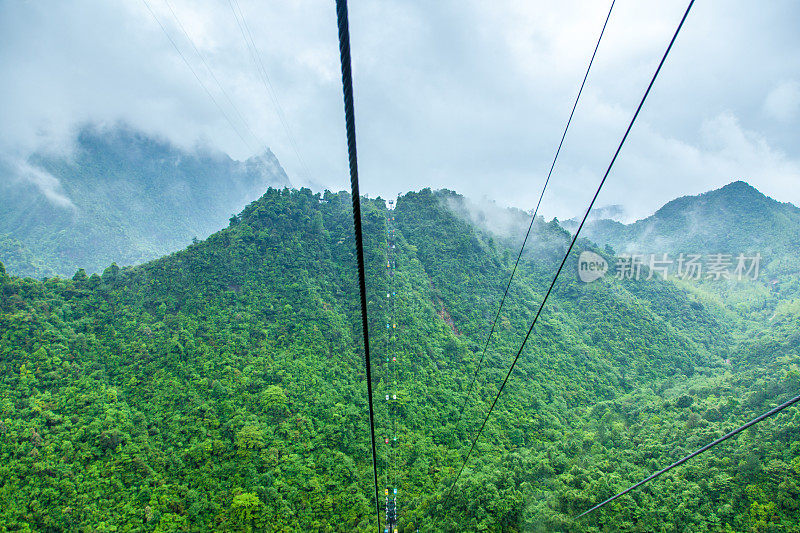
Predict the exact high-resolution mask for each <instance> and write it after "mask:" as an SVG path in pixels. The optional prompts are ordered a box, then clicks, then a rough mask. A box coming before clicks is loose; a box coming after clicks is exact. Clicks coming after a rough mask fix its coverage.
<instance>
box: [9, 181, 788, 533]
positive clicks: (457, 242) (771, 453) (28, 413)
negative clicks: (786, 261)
mask: <svg viewBox="0 0 800 533" xmlns="http://www.w3.org/2000/svg"><path fill="white" fill-rule="evenodd" d="M362 204H363V216H364V231H365V252H366V264H367V270H368V271H367V276H368V293H369V294H368V297H369V298H368V299H369V313H370V315H369V318H370V331H371V344H372V346H373V357H374V359H375V361H374V369H373V376H372V379H373V383H374V386H375V394H376V399H377V404H376V409H377V412H376V430H377V432H378V435H379V454H378V455H379V456H378V465H379V473H380V485H381V487H384V486H391V485H393V484H394V483H393V482H391V481H389V480H387V477H386V476H387V475H388V474H389V473H390V472H391V470H390V468H389V452H390V450H391V448H390V446H386V445H384V444H383V438H382V437H384V436H386V437H388V436H390V435H391V433H392V430H391V428H390V426H389V423H388V415H387V410H388V405H387V402H386V401H384V400H383V398H384V396H385V394H389V393H390V392H391V390H392V389H391V387H390V386H389V384H388V382H387V381H388V372H387V370H388V369H387V363H386V362H385V361H386V357H387V355H388V354H391V355H392V356H394V357H397V358H398V361H399V362H400V364H399V375H398V383H399V385H398V390H397V396H398V398H397V400H396V402H395V404H394V410H395V412H396V413H397V422H398V429H397V433H396V434H397V437H398V448H397V450H398V460H397V465H398V468H397V487H398V489H399V490H398V497H399V500H398V501H399V507H400V521H401V529H402V530H403V531H414V530H416V528H419V529H420V530H422V531H442V530H444V531H463V530H468V531H478V530H486V531H538V530H542V531H545V530H546V531H553V530H561V531H601V530H603V531H605V530H613V531H640V530H652V527H651V526H652V525H653V524H657V525H658V527H659V528H660V530H664V531H685V530H696V531H716V530H721V529H723V528H724V527H726V524H729V526H730V528H732V529H733V530H736V531H770V530H780V528H783V530H787V529H786V528H787V527H790V526H791V524H796V523H797V519H798V518H799V516H798V507H797V503H796V502H797V501H798V497H800V492H797V491H796V489H795V487H800V484H798V483H800V477H798V476H799V474H798V472H799V471H800V468H798V465H800V462H798V461H797V460H796V457H797V451H798V450H797V447H796V446H795V445H794V444H793V443H795V442H796V441H797V437H798V436H800V425H799V424H798V421H799V420H798V417H797V415H795V414H794V412H789V413H787V414H786V415H782V416H781V417H779V418H776V419H775V420H774V421H770V422H768V423H765V424H764V425H763V427H762V428H759V430H758V431H759V432H760V433H753V434H745V435H743V436H742V437H741V438H740V439H739V442H738V443H737V444H738V446H731V447H730V448H728V449H727V452H720V453H719V454H709V455H708V456H704V457H703V458H702V459H699V460H698V461H696V462H695V463H693V464H692V465H691V466H689V467H687V468H686V469H685V470H682V471H675V473H673V474H671V475H670V476H669V477H668V478H667V479H665V480H663V481H659V483H658V484H653V485H652V487H651V488H650V489H648V490H645V491H642V492H640V493H637V494H634V495H632V496H630V497H628V498H627V499H623V500H621V501H620V502H619V504H617V505H615V506H611V507H609V508H608V509H606V510H604V511H602V512H601V513H600V514H598V515H597V516H596V517H594V518H593V519H592V520H590V521H589V522H581V523H575V522H573V521H572V520H571V518H570V516H572V515H574V514H575V513H577V512H579V511H580V510H583V509H584V508H586V507H587V506H589V505H590V504H591V503H593V502H596V501H599V500H601V499H603V498H604V497H607V496H609V495H610V494H611V493H612V492H613V491H615V490H618V489H621V488H624V487H625V484H626V483H628V482H631V481H634V480H636V479H637V478H638V477H642V476H643V475H646V474H647V473H650V471H652V470H653V469H655V468H656V467H657V466H658V465H661V464H663V463H664V462H665V461H668V460H670V459H674V458H677V456H678V455H679V454H681V453H683V452H684V451H687V450H690V449H692V448H693V447H696V446H699V445H700V444H701V443H704V442H705V441H707V440H710V439H711V438H713V436H716V435H720V434H722V432H724V431H726V430H728V429H730V428H731V427H732V426H733V425H734V424H736V423H739V422H740V421H742V420H744V419H746V418H747V417H748V416H752V414H753V413H757V412H759V411H760V410H762V409H765V408H766V407H767V406H768V405H771V404H773V403H774V402H777V401H779V400H782V399H783V398H784V397H785V396H786V395H787V394H789V393H790V392H791V391H792V390H796V387H797V386H800V379H798V378H800V374H799V373H798V370H797V364H798V362H800V354H798V345H799V344H800V340H798V337H797V335H796V321H795V320H796V318H797V317H798V316H799V315H800V312H798V309H796V308H794V307H792V306H790V305H786V306H784V307H783V308H781V309H782V312H781V314H779V315H777V316H776V318H775V320H773V324H774V325H773V327H771V328H769V329H767V328H762V329H753V328H752V327H751V324H749V323H746V322H744V321H743V320H742V319H741V318H739V316H738V315H737V314H735V313H732V312H730V310H728V309H726V308H725V306H723V305H720V304H719V303H718V302H717V301H716V300H715V299H714V298H712V297H710V296H709V295H708V294H707V293H704V292H702V291H698V292H696V293H689V292H687V291H686V290H684V289H683V288H681V287H678V286H676V285H675V284H673V283H672V282H669V281H660V280H658V279H654V280H650V281H646V282H645V281H638V282H637V281H633V280H616V279H614V278H613V277H606V278H604V279H602V280H599V281H597V282H595V283H591V284H586V283H582V282H580V281H578V280H577V276H576V272H577V265H576V263H575V259H574V258H572V259H571V260H570V262H569V267H568V268H569V269H568V271H566V270H565V272H564V277H563V279H562V280H561V281H560V282H559V283H558V284H557V287H556V290H555V291H554V293H553V295H552V296H551V299H550V300H549V302H548V305H547V307H546V308H545V312H544V314H543V315H542V318H541V320H540V323H539V326H537V329H536V330H535V332H534V336H533V337H532V338H531V341H530V342H529V345H528V348H527V349H526V350H525V352H524V353H523V356H522V357H521V358H520V361H519V364H518V366H517V369H516V370H515V372H514V374H513V375H512V378H511V380H510V381H509V384H508V386H507V388H506V390H505V392H504V395H503V397H502V398H501V400H500V402H499V403H498V405H497V408H496V410H495V414H494V416H493V417H492V419H491V420H490V422H489V424H488V425H487V428H486V430H485V432H484V437H483V438H482V439H481V440H480V441H479V444H478V446H477V448H476V453H475V456H474V457H473V459H472V460H471V461H470V463H469V464H468V466H467V468H466V469H465V471H464V474H463V475H462V477H461V479H460V481H459V483H458V484H457V486H456V489H455V490H454V497H453V498H452V499H449V500H445V498H444V496H445V494H446V493H447V491H448V489H449V487H450V484H451V483H452V482H453V480H454V477H455V474H456V473H457V471H458V468H459V467H460V461H461V458H462V457H463V454H465V453H466V448H467V446H468V445H469V442H470V439H471V436H472V435H473V434H474V431H475V430H476V429H477V426H478V425H479V423H480V420H481V417H482V413H484V412H485V409H486V408H488V405H489V402H490V401H491V399H492V397H493V395H494V394H495V393H496V391H497V387H498V386H499V384H500V382H501V381H502V378H503V376H504V373H505V370H506V369H507V366H508V364H509V363H510V360H511V358H512V357H513V354H514V351H515V348H516V347H517V346H518V344H519V342H520V340H521V336H522V335H523V334H524V331H525V330H526V329H527V325H528V324H529V320H530V319H531V316H532V313H533V312H534V311H535V309H536V308H537V306H538V304H539V301H540V299H541V297H542V295H543V291H544V289H545V288H546V286H547V284H548V283H549V279H550V276H551V275H552V273H553V269H554V267H555V260H556V259H557V257H558V253H559V251H560V250H563V247H564V244H565V240H566V238H567V235H566V234H565V233H564V231H563V230H562V229H561V228H560V227H559V226H558V225H557V224H546V223H544V222H541V223H539V222H537V227H536V232H535V236H536V237H535V241H536V242H535V243H533V244H534V245H533V247H532V250H533V252H532V253H531V254H530V255H529V256H526V258H525V260H524V261H523V263H522V264H521V267H520V271H519V272H518V278H517V281H516V282H515V284H514V286H513V287H512V290H511V292H510V293H509V299H508V301H507V307H506V308H505V310H504V312H503V314H502V315H501V319H500V321H499V324H498V330H497V332H496V338H495V339H494V341H493V343H492V345H491V348H490V350H489V353H488V355H487V360H486V363H485V369H484V371H482V372H481V374H480V376H479V378H478V380H477V385H476V389H475V391H474V392H475V394H474V397H473V399H472V401H471V402H469V404H468V405H467V407H466V409H464V410H463V414H464V417H463V419H461V420H460V421H459V419H460V415H461V414H462V403H463V401H464V394H465V392H466V389H467V387H468V386H469V383H470V380H471V378H472V374H473V372H474V370H475V368H476V364H477V357H478V356H479V354H480V350H481V348H482V346H483V343H484V341H485V336H486V334H487V333H488V331H487V328H488V325H489V323H490V320H491V318H493V316H494V312H495V311H496V305H497V302H498V300H499V297H500V295H501V291H502V288H503V287H504V284H505V281H506V279H507V277H506V276H507V274H508V269H509V268H510V266H511V265H510V261H512V260H513V249H512V248H511V246H512V244H513V241H514V239H513V238H504V237H498V236H496V235H493V234H492V233H491V232H490V231H489V230H488V229H487V228H486V227H485V226H482V225H480V224H477V225H476V224H475V223H474V221H472V220H471V219H469V217H467V216H465V209H466V208H465V207H464V206H465V205H466V204H465V200H464V199H463V198H461V197H460V196H458V195H456V194H455V193H452V192H449V191H439V192H433V191H430V190H423V191H420V192H418V193H409V194H407V195H405V196H403V197H401V198H400V199H398V204H397V208H396V209H395V210H394V211H387V209H386V207H385V205H384V203H383V201H382V200H380V199H377V200H367V199H365V200H363V202H362ZM388 217H394V219H395V220H394V225H395V227H396V228H397V232H396V238H395V241H394V243H395V245H396V252H395V255H394V258H395V261H396V268H395V274H394V277H393V279H392V280H391V285H390V279H389V270H388V269H387V268H386V261H387V256H386V249H387V237H386V235H387V218H388ZM580 248H581V249H592V250H595V251H596V252H598V253H601V254H604V256H605V257H606V258H607V260H609V262H612V261H613V258H612V257H611V256H609V255H608V254H607V253H606V252H605V251H599V250H597V248H596V247H595V245H594V244H593V243H591V242H590V241H582V242H581V243H580ZM390 286H391V287H393V288H394V291H396V293H397V298H396V300H395V303H394V305H395V313H394V316H395V317H396V324H397V327H396V328H387V327H386V325H387V323H388V321H389V318H388V316H389V304H390V302H389V300H388V299H387V298H386V293H387V292H388V290H389V289H388V288H389V287H390ZM0 298H1V299H0V434H1V435H0V437H1V438H0V524H2V525H3V527H4V528H5V529H6V530H9V531H20V530H26V529H27V530H35V531H82V530H97V531H104V530H108V531H111V530H114V529H116V530H117V531H123V530H124V531H182V530H183V531H195V530H215V531H252V530H265V531H278V530H282V531H368V530H371V529H372V528H374V522H373V520H374V519H373V516H374V515H373V512H374V507H373V504H372V486H371V479H372V472H371V468H372V462H371V458H370V444H369V437H368V421H367V414H366V413H367V410H366V392H365V391H366V387H365V385H366V384H365V379H366V376H365V375H364V370H363V361H362V359H361V355H360V348H359V347H360V341H359V337H360V320H359V315H358V292H357V283H356V274H355V261H354V243H353V237H352V220H351V213H350V198H349V196H348V195H347V194H345V193H338V194H334V193H329V192H328V193H325V194H324V195H314V194H312V193H311V192H310V191H308V190H305V189H304V190H300V191H292V190H289V189H283V190H276V189H270V190H269V191H268V192H267V193H266V194H265V195H264V196H263V197H261V198H260V199H259V200H258V201H256V202H253V203H252V204H250V205H249V206H248V207H247V208H246V209H245V210H244V211H243V212H242V213H241V214H240V215H238V216H237V217H233V218H232V219H231V221H230V225H229V227H227V228H226V229H224V230H222V231H220V232H217V233H215V234H213V235H211V236H210V237H209V238H208V239H206V240H205V241H202V242H198V243H196V244H193V245H191V246H189V247H188V248H187V249H185V250H182V251H180V252H176V253H173V254H172V255H169V256H167V257H163V258H161V259H158V260H155V261H152V262H150V263H146V264H144V265H141V266H137V267H133V268H123V269H119V268H117V267H116V265H112V266H111V267H109V268H107V269H105V271H104V272H103V275H102V276H97V275H93V276H90V277H87V276H85V275H84V274H83V273H82V272H79V273H78V274H77V275H76V276H74V277H73V278H72V279H65V280H61V279H50V280H47V281H44V282H40V281H35V280H32V279H20V278H16V277H11V276H9V275H8V274H7V273H5V272H4V271H2V273H0ZM748 328H749V329H748ZM731 449H734V450H735V453H733V454H732V453H731ZM731 457H733V459H731ZM770 528H771V529H770Z"/></svg>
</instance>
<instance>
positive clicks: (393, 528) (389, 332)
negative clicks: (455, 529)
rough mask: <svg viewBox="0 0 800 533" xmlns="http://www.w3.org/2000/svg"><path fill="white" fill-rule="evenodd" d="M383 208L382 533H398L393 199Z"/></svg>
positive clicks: (395, 295)
mask: <svg viewBox="0 0 800 533" xmlns="http://www.w3.org/2000/svg"><path fill="white" fill-rule="evenodd" d="M388 204H389V206H388V207H389V208H388V210H387V212H386V270H387V272H386V273H387V283H388V286H387V291H386V300H387V302H386V303H387V305H386V309H387V321H386V377H387V382H388V384H389V388H390V392H389V394H387V395H386V412H387V426H388V428H389V430H390V432H391V439H390V438H389V437H388V436H387V437H386V438H385V440H384V444H385V445H386V447H387V454H386V462H387V471H386V489H385V490H384V497H385V502H384V511H385V513H386V527H385V528H384V530H383V531H384V533H397V532H398V531H399V530H398V528H397V522H398V512H397V510H398V508H397V475H398V473H397V413H396V404H397V375H398V373H397V352H396V351H395V350H394V344H393V339H394V335H395V332H396V330H397V322H395V314H394V312H395V304H394V302H395V300H396V299H397V293H396V291H395V283H394V270H395V266H396V261H395V257H394V251H395V244H394V238H395V229H394V201H393V200H389V202H388Z"/></svg>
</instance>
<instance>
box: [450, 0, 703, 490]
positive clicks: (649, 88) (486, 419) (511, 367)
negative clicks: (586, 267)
mask: <svg viewBox="0 0 800 533" xmlns="http://www.w3.org/2000/svg"><path fill="white" fill-rule="evenodd" d="M694 2H695V0H690V2H689V5H688V6H687V8H686V11H685V12H684V14H683V17H682V18H681V21H680V23H679V24H678V27H677V29H676V30H675V33H674V34H673V36H672V39H671V40H670V42H669V45H668V46H667V49H666V51H665V52H664V55H663V56H662V57H661V61H660V62H659V63H658V67H657V68H656V71H655V73H654V74H653V77H652V78H651V80H650V83H649V84H648V85H647V89H646V90H645V92H644V95H643V96H642V99H641V101H640V102H639V105H638V106H637V107H636V111H635V112H634V114H633V117H632V118H631V120H630V123H629V124H628V127H627V129H626V130H625V133H624V135H623V136H622V139H621V140H620V142H619V145H618V146H617V149H616V151H615V152H614V156H613V157H612V158H611V162H610V163H609V165H608V168H607V169H606V171H605V174H604V175H603V179H601V180H600V184H599V185H598V186H597V190H596V191H595V193H594V196H593V197H592V201H591V202H589V207H588V208H587V209H586V213H585V214H584V215H583V219H582V220H581V223H580V225H578V228H577V229H576V230H575V234H574V235H573V237H572V241H570V244H569V247H568V248H567V251H566V253H565V254H564V258H563V259H562V260H561V264H560V265H559V266H558V270H556V273H555V276H553V279H552V281H551V282H550V286H549V287H548V289H547V292H546V293H545V295H544V298H543V299H542V302H541V303H540V304H539V308H538V310H537V311H536V315H535V316H534V317H533V322H532V323H531V326H530V328H529V329H528V332H527V333H526V334H525V337H524V339H523V340H522V344H521V345H520V347H519V350H517V353H516V355H515V356H514V360H513V361H512V363H511V366H510V367H509V369H508V373H507V374H506V377H505V379H503V383H502V385H500V389H499V390H498V391H497V394H496V395H495V397H494V400H493V401H492V404H491V406H490V407H489V411H488V412H487V413H486V416H485V418H484V419H483V423H482V424H481V427H480V429H479V430H478V433H477V434H476V435H475V438H474V439H473V440H472V444H471V445H470V448H469V451H468V452H467V456H466V458H465V459H464V462H463V463H462V464H461V469H460V470H459V471H458V475H456V478H455V479H454V480H453V484H452V485H451V486H450V490H449V491H448V493H447V497H446V500H445V501H448V500H449V499H450V496H451V495H452V493H453V489H454V488H455V486H456V483H457V482H458V479H459V478H460V477H461V473H462V472H463V471H464V467H465V466H466V464H467V461H469V458H470V457H471V455H472V452H473V450H474V449H475V443H477V441H478V439H479V438H480V436H481V433H483V430H484V428H485V427H486V423H487V422H488V421H489V417H490V416H491V415H492V411H494V407H495V405H497V400H498V399H499V398H500V395H501V394H502V393H503V389H504V388H505V386H506V383H508V379H509V378H510V377H511V372H513V370H514V367H515V366H516V364H517V361H518V360H519V357H520V355H521V354H522V350H523V349H524V348H525V344H526V343H527V342H528V338H529V337H530V335H531V332H532V331H533V328H534V326H536V322H537V321H538V320H539V316H540V315H541V313H542V309H543V308H544V305H545V303H546V302H547V298H548V297H549V296H550V293H551V292H552V291H553V287H554V286H555V284H556V281H557V280H558V276H559V275H560V274H561V271H562V270H563V268H564V265H565V264H566V262H567V259H568V258H569V254H570V253H571V252H572V248H573V247H574V246H575V242H576V241H577V240H578V236H579V235H580V232H581V230H582V229H583V226H584V224H585V223H586V220H587V219H588V218H589V213H590V212H591V210H592V207H594V203H595V201H596V200H597V197H598V196H599V195H600V191H601V190H602V189H603V185H605V183H606V180H607V179H608V175H609V174H610V173H611V169H612V168H613V167H614V163H615V162H616V161H617V157H618V156H619V153H620V151H621V150H622V147H623V146H624V144H625V141H626V140H627V138H628V135H629V134H630V132H631V129H632V128H633V125H634V123H635V122H636V119H637V118H638V116H639V113H640V112H641V110H642V107H643V106H644V103H645V101H646V100H647V96H648V95H649V94H650V91H651V89H652V88H653V85H654V84H655V81H656V78H657V77H658V74H659V72H661V68H662V67H663V66H664V62H665V61H666V59H667V56H668V55H669V52H670V50H672V46H673V45H674V44H675V40H676V39H677V37H678V34H679V33H680V31H681V28H683V23H684V22H685V21H686V18H687V17H688V16H689V11H691V9H692V6H693V5H694Z"/></svg>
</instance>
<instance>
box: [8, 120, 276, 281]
mask: <svg viewBox="0 0 800 533" xmlns="http://www.w3.org/2000/svg"><path fill="white" fill-rule="evenodd" d="M270 185H272V186H277V187H283V186H288V185H289V180H288V178H287V177H286V173H285V172H284V171H283V169H282V168H281V166H280V164H279V163H278V161H277V159H275V156H274V155H273V154H272V153H271V152H267V153H266V154H264V155H263V156H262V157H259V158H252V159H249V160H247V161H244V162H239V161H233V160H231V159H230V158H229V157H228V156H226V155H224V154H221V153H215V152H212V151H209V150H204V149H196V150H193V151H187V150H182V149H179V148H177V147H175V146H172V145H170V144H169V143H167V142H165V141H161V140H158V139H153V138H151V137H148V136H146V135H144V134H142V133H139V132H136V131H133V130H131V129H129V128H127V127H125V126H116V127H114V128H110V129H98V128H93V127H85V128H83V129H82V130H81V131H80V132H79V134H78V136H77V140H76V147H75V150H74V153H73V154H70V155H69V156H61V155H51V154H45V153H37V154H34V155H33V156H31V157H30V158H29V160H28V161H27V162H24V163H18V164H11V163H10V162H5V163H3V164H2V165H0V195H2V196H3V198H4V201H3V203H2V208H0V261H3V262H4V263H5V265H6V268H7V269H8V270H9V271H10V272H12V273H13V274H15V275H20V276H23V275H24V276H33V277H37V278H41V277H44V276H53V275H59V276H62V277H66V276H72V274H74V273H75V271H76V270H77V269H78V268H84V269H86V270H87V271H88V272H90V273H92V272H98V273H99V272H101V271H102V270H103V268H105V267H106V266H108V265H109V264H110V263H112V262H117V263H119V264H122V265H129V264H136V263H141V262H143V261H146V260H150V259H154V258H156V257H159V256H161V255H164V254H167V253H170V252H173V251H175V250H179V249H181V248H183V247H185V246H186V245H188V244H189V243H190V242H192V239H193V238H200V239H203V238H205V237H207V236H208V235H210V234H211V233H212V232H214V231H216V230H217V229H219V228H220V227H223V226H224V225H225V224H226V223H227V221H228V218H229V217H230V216H231V214H232V213H238V212H239V211H240V210H241V209H242V208H243V207H244V206H245V205H247V203H249V202H251V201H253V200H254V199H256V198H257V197H258V196H260V195H261V193H262V192H263V191H264V189H265V188H266V187H268V186H270Z"/></svg>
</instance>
